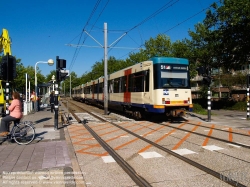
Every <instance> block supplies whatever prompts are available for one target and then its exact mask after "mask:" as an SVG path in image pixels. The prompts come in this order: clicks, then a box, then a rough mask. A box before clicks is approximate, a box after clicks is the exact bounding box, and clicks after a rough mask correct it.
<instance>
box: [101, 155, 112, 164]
mask: <svg viewBox="0 0 250 187" xmlns="http://www.w3.org/2000/svg"><path fill="white" fill-rule="evenodd" d="M102 160H103V161H104V162H105V163H110V162H115V160H114V159H113V157H112V156H102Z"/></svg>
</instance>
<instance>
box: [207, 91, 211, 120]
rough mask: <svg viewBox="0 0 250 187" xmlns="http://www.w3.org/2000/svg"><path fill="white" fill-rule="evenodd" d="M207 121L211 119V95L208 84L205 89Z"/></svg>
mask: <svg viewBox="0 0 250 187" xmlns="http://www.w3.org/2000/svg"><path fill="white" fill-rule="evenodd" d="M207 121H208V122H210V121H211V95H210V86H208V91H207Z"/></svg>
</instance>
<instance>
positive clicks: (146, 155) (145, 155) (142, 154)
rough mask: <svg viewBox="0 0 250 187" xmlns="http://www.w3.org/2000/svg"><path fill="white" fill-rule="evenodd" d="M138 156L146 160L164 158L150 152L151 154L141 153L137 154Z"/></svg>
mask: <svg viewBox="0 0 250 187" xmlns="http://www.w3.org/2000/svg"><path fill="white" fill-rule="evenodd" d="M139 155H141V156H142V157H143V158H145V159H147V158H156V157H164V156H162V155H161V154H159V153H157V152H155V151H152V152H143V153H139Z"/></svg>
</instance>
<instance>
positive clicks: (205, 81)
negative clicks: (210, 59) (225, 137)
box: [196, 66, 212, 122]
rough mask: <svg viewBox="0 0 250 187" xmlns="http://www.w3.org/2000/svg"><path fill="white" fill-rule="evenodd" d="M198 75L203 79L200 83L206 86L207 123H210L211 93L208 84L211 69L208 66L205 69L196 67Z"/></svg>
mask: <svg viewBox="0 0 250 187" xmlns="http://www.w3.org/2000/svg"><path fill="white" fill-rule="evenodd" d="M196 70H197V72H198V75H202V76H203V79H202V82H203V84H204V85H207V86H208V90H207V121H208V122H210V121H211V91H210V84H211V82H212V78H211V69H210V68H209V66H207V67H206V68H205V67H204V66H201V67H198V68H197V69H196Z"/></svg>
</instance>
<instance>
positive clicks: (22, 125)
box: [5, 119, 35, 145]
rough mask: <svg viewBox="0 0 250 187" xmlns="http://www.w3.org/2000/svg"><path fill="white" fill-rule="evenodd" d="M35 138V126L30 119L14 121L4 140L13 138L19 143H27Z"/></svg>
mask: <svg viewBox="0 0 250 187" xmlns="http://www.w3.org/2000/svg"><path fill="white" fill-rule="evenodd" d="M34 138H35V127H34V125H33V123H32V122H31V121H24V122H20V119H19V120H15V121H14V125H13V127H12V129H11V131H10V133H9V134H8V135H7V136H6V137H5V139H6V140H10V141H12V140H15V142H16V143H17V144H19V145H27V144H29V143H31V142H32V141H33V140H34Z"/></svg>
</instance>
